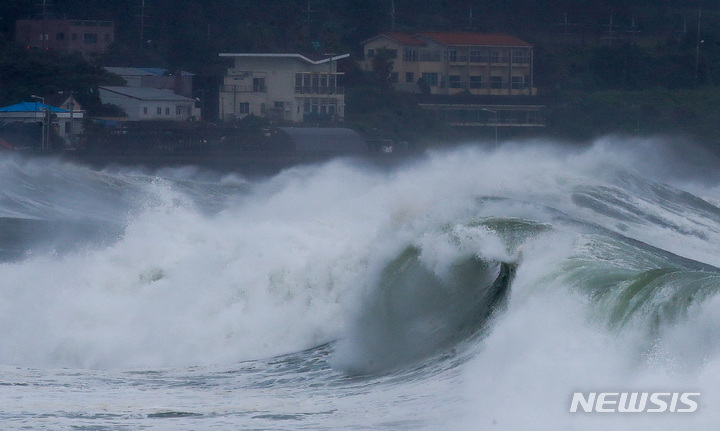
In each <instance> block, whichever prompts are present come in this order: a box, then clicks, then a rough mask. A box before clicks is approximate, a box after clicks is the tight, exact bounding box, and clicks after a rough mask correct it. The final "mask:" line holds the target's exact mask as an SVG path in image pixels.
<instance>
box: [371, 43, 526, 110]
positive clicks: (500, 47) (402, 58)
mask: <svg viewBox="0 0 720 431" xmlns="http://www.w3.org/2000/svg"><path fill="white" fill-rule="evenodd" d="M383 49H385V50H387V52H388V54H389V56H390V58H391V60H392V61H393V71H392V73H391V76H390V80H391V82H392V83H393V84H394V85H395V87H396V88H398V89H401V90H405V91H411V92H423V89H425V90H424V91H425V92H429V93H430V94H446V95H452V94H458V93H469V94H473V95H487V96H531V95H535V94H536V89H535V87H534V77H533V73H534V71H533V46H532V45H531V44H529V43H527V42H525V41H523V40H520V39H518V38H516V37H514V36H510V35H505V34H487V33H466V32H424V33H417V34H414V35H409V34H403V33H383V34H380V35H378V36H375V37H373V38H371V39H368V40H366V41H364V42H363V51H364V60H363V61H362V62H361V67H362V68H363V69H364V70H367V71H371V70H372V62H373V58H374V57H375V55H376V54H377V53H378V51H380V50H383Z"/></svg>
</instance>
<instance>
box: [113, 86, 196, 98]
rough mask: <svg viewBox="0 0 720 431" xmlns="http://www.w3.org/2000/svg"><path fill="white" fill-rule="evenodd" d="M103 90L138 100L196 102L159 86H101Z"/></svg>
mask: <svg viewBox="0 0 720 431" xmlns="http://www.w3.org/2000/svg"><path fill="white" fill-rule="evenodd" d="M99 88H100V89H101V90H106V91H109V92H111V93H116V94H120V95H122V96H126V97H130V98H132V99H138V100H153V101H165V102H194V101H195V99H191V98H189V97H185V96H180V95H178V94H175V93H173V92H172V90H164V89H163V90H160V89H157V88H144V87H107V86H102V87H99Z"/></svg>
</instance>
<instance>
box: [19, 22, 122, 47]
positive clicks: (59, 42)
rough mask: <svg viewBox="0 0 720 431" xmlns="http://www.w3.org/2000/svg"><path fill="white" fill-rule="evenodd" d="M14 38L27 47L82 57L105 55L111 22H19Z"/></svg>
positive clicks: (112, 37) (111, 38) (112, 35)
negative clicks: (75, 54) (76, 53)
mask: <svg viewBox="0 0 720 431" xmlns="http://www.w3.org/2000/svg"><path fill="white" fill-rule="evenodd" d="M15 39H16V41H17V42H18V43H22V44H25V45H26V46H27V47H29V48H41V49H44V48H46V47H47V48H48V49H52V50H57V51H60V52H63V53H70V52H80V53H82V54H83V55H97V54H102V53H104V52H105V51H106V50H107V48H108V46H110V44H111V43H112V42H113V41H114V40H115V24H114V23H113V22H111V21H87V20H44V21H43V20H18V21H17V23H16V27H15Z"/></svg>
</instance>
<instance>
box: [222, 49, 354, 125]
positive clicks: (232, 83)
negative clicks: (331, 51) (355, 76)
mask: <svg viewBox="0 0 720 431" xmlns="http://www.w3.org/2000/svg"><path fill="white" fill-rule="evenodd" d="M349 56H350V54H342V55H323V56H318V57H313V58H311V57H310V56H307V55H302V54H292V53H291V54H271V53H264V54H263V53H257V54H253V53H224V54H220V57H224V58H228V59H232V60H233V61H234V63H233V66H232V67H230V68H229V69H228V72H227V74H226V75H225V76H224V78H223V85H222V86H221V87H220V96H219V105H220V106H219V108H220V118H221V119H222V120H225V121H233V120H236V119H242V118H244V117H246V116H248V115H256V116H259V117H264V118H269V119H271V120H273V121H277V122H283V123H301V122H316V121H331V122H335V121H342V119H343V118H344V114H345V91H344V87H342V86H340V85H338V82H339V79H340V76H341V75H342V73H339V72H338V69H337V64H338V61H339V60H342V59H344V58H347V57H349Z"/></svg>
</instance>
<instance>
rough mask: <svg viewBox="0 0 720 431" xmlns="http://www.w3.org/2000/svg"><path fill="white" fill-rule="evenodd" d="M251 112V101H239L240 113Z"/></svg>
mask: <svg viewBox="0 0 720 431" xmlns="http://www.w3.org/2000/svg"><path fill="white" fill-rule="evenodd" d="M249 113H250V103H249V102H240V103H238V114H249Z"/></svg>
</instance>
